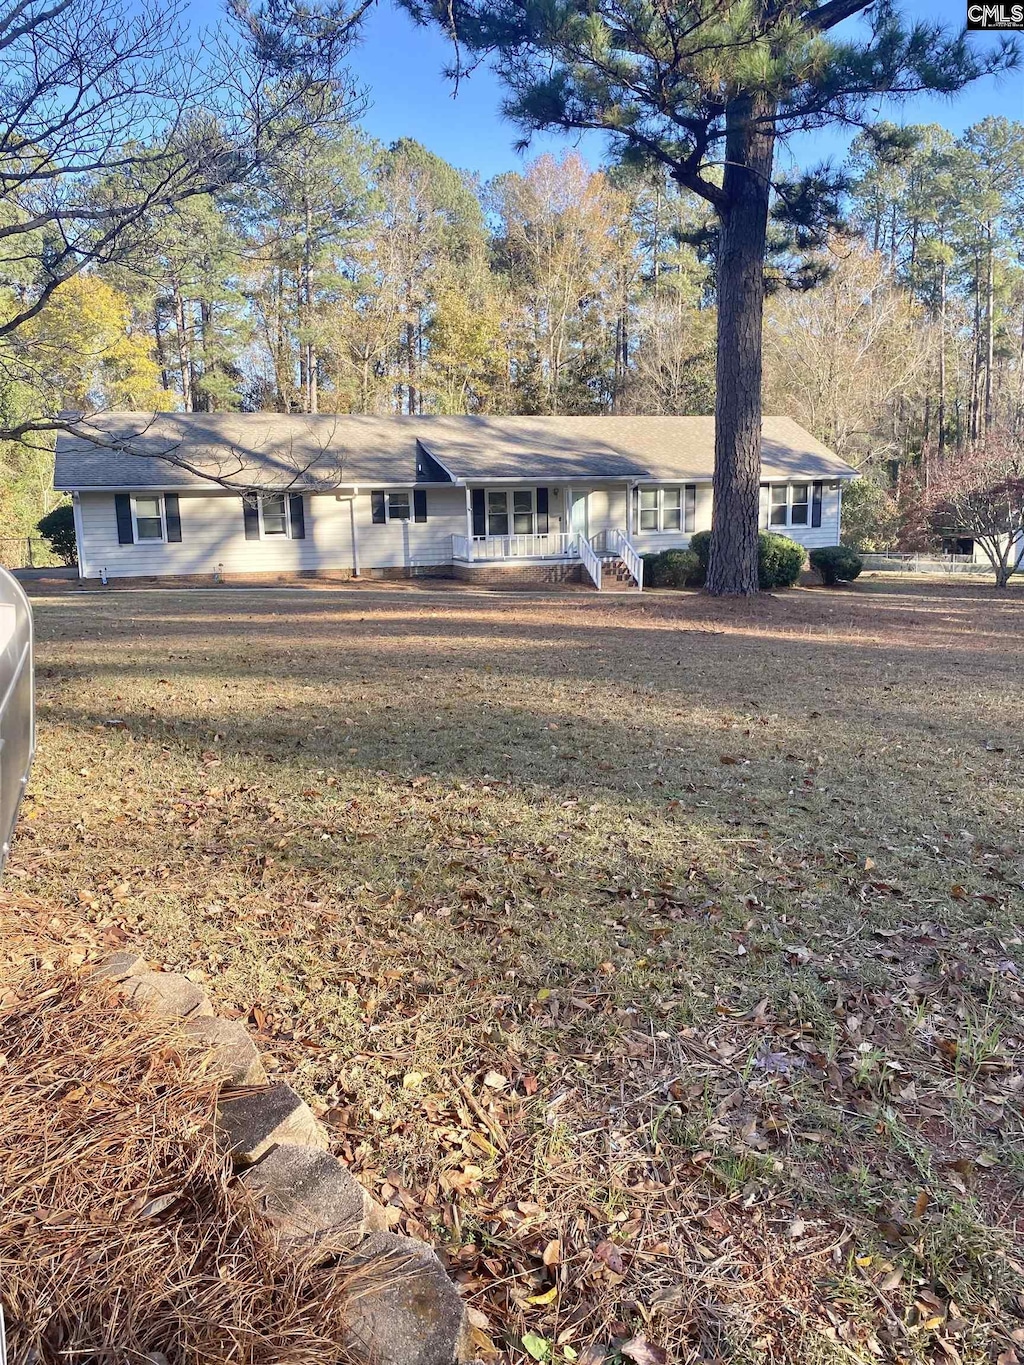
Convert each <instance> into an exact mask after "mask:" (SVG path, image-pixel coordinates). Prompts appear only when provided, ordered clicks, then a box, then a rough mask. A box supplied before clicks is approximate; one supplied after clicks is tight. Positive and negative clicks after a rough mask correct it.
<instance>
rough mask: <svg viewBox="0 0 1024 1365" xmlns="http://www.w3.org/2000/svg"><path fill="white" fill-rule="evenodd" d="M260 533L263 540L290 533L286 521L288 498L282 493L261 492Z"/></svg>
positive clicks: (285, 536) (285, 535)
mask: <svg viewBox="0 0 1024 1365" xmlns="http://www.w3.org/2000/svg"><path fill="white" fill-rule="evenodd" d="M259 506H260V535H261V536H262V537H263V538H264V540H269V539H272V538H273V537H275V536H283V537H284V538H285V539H286V540H287V539H288V537H289V536H290V535H291V533H292V531H291V526H290V525H289V521H288V498H287V496H286V495H285V494H284V493H263V494H261V495H260V503H259Z"/></svg>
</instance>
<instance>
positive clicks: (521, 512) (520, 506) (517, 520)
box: [512, 488, 533, 536]
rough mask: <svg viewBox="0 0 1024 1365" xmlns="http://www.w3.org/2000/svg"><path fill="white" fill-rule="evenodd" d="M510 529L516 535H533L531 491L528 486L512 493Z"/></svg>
mask: <svg viewBox="0 0 1024 1365" xmlns="http://www.w3.org/2000/svg"><path fill="white" fill-rule="evenodd" d="M512 529H513V531H515V533H516V535H517V536H532V535H533V493H532V492H531V491H530V489H529V488H524V489H518V488H517V489H516V491H515V492H514V493H513V494H512Z"/></svg>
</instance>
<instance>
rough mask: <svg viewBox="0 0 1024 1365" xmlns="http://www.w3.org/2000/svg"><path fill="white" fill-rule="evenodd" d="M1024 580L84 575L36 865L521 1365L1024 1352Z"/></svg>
mask: <svg viewBox="0 0 1024 1365" xmlns="http://www.w3.org/2000/svg"><path fill="white" fill-rule="evenodd" d="M1022 609H1024V598H1022V597H1021V596H1020V594H1019V593H1017V592H1015V591H1010V592H1007V593H1003V594H996V593H995V592H993V591H992V590H991V589H988V588H986V587H984V586H981V585H974V584H963V583H961V582H956V583H954V584H944V583H927V584H917V583H913V584H906V585H905V584H903V583H894V582H892V581H884V582H883V581H877V582H871V581H869V582H866V583H863V584H858V585H857V586H856V587H854V588H851V589H847V590H842V591H837V592H826V591H824V590H817V591H814V590H794V591H793V592H790V593H787V594H778V595H766V596H764V597H762V598H760V599H758V600H757V601H756V602H752V603H745V602H724V603H723V602H712V601H710V600H709V599H707V598H704V597H702V596H698V595H696V594H674V593H645V594H644V595H643V596H642V597H629V598H626V597H616V598H611V599H608V598H604V597H598V596H597V595H596V594H595V595H587V594H573V595H571V596H566V597H555V596H545V597H544V598H522V599H513V598H506V597H501V598H496V597H495V598H491V597H487V596H483V595H472V594H460V593H458V592H453V591H450V590H449V591H443V590H442V591H438V592H436V593H433V592H430V591H428V590H424V589H422V588H419V589H417V590H415V591H407V592H400V591H395V590H387V591H382V592H373V591H366V590H360V591H356V592H351V591H331V590H318V591H315V592H308V593H306V592H296V591H280V592H274V591H265V592H246V591H243V590H239V589H234V590H231V591H230V592H213V593H210V592H206V593H189V592H177V593H176V592H152V593H133V594H117V595H112V596H101V595H97V596H82V597H77V598H74V599H71V598H64V599H58V598H52V599H46V600H42V601H39V602H38V603H37V626H38V632H39V640H40V644H39V710H40V754H39V760H38V765H37V769H36V773H35V776H34V779H33V784H32V791H31V794H30V799H29V800H28V802H27V805H26V807H25V814H24V818H23V823H22V828H21V831H20V834H19V837H18V841H17V846H16V850H15V856H14V860H13V862H12V865H11V875H12V881H11V885H13V886H14V887H15V888H18V889H24V891H25V892H26V893H27V894H31V895H32V896H35V897H38V898H40V900H42V901H44V902H45V903H46V904H48V905H52V906H53V907H54V908H55V909H58V910H67V909H70V908H72V907H73V908H75V909H76V910H77V911H79V912H80V913H82V914H84V915H85V916H86V917H87V918H88V919H89V920H90V922H91V923H92V924H94V925H95V926H96V929H97V931H100V932H103V933H104V934H107V935H113V936H115V937H116V936H123V937H124V938H125V939H131V940H133V941H139V940H141V941H142V942H143V943H144V944H145V946H146V948H147V950H148V951H149V952H150V953H151V954H152V955H153V956H154V957H157V958H159V959H161V960H162V961H163V962H165V963H166V964H167V965H168V966H171V967H175V968H178V967H183V966H184V967H187V968H189V969H193V970H195V969H198V970H199V971H201V972H203V973H205V975H206V978H207V984H208V986H209V989H210V991H211V993H212V994H213V995H214V997H215V1000H216V1003H217V1007H218V1011H219V1012H220V1013H222V1014H227V1015H231V1014H237V1015H238V1016H239V1017H242V1018H246V1019H247V1020H248V1021H249V1023H250V1025H251V1026H252V1027H254V1028H255V1029H257V1030H258V1031H259V1033H260V1035H261V1043H262V1045H263V1046H264V1047H265V1048H266V1049H267V1050H268V1051H271V1052H272V1053H273V1055H274V1057H275V1059H276V1062H277V1064H278V1067H279V1069H280V1071H281V1073H282V1074H283V1075H287V1077H288V1078H289V1079H291V1080H292V1081H293V1083H294V1084H295V1085H296V1086H297V1087H298V1088H299V1089H300V1090H301V1092H302V1093H303V1094H304V1096H305V1097H306V1098H307V1099H309V1100H310V1101H311V1102H313V1103H314V1104H315V1105H317V1106H318V1108H319V1110H320V1111H322V1113H323V1116H324V1118H325V1121H326V1122H327V1123H328V1124H329V1125H330V1126H331V1129H332V1133H333V1137H334V1141H335V1146H336V1150H337V1151H338V1152H339V1153H340V1154H341V1155H343V1156H344V1158H345V1159H346V1160H347V1161H348V1162H349V1163H350V1164H351V1165H352V1167H353V1168H354V1169H355V1170H356V1171H357V1172H358V1173H359V1174H360V1175H361V1176H362V1178H363V1179H364V1180H365V1181H366V1182H367V1183H368V1184H369V1185H370V1186H371V1187H372V1188H373V1189H374V1192H375V1193H376V1194H377V1195H378V1197H380V1198H381V1199H382V1200H383V1201H384V1202H385V1203H387V1204H388V1205H389V1207H390V1208H391V1210H392V1218H393V1221H394V1224H395V1226H396V1227H397V1228H399V1229H408V1230H410V1231H412V1232H414V1233H416V1234H417V1235H421V1236H427V1237H430V1238H433V1239H434V1240H436V1241H438V1242H439V1243H441V1244H442V1245H443V1246H444V1247H445V1248H446V1250H447V1255H448V1257H449V1261H450V1263H451V1265H452V1268H453V1271H454V1273H455V1274H456V1276H457V1278H458V1279H459V1280H460V1282H461V1283H462V1285H463V1288H464V1291H465V1293H466V1294H467V1297H468V1299H469V1301H470V1303H471V1304H472V1305H473V1309H474V1313H475V1319H474V1320H475V1322H476V1328H477V1346H478V1349H479V1351H480V1353H481V1355H482V1356H483V1357H484V1358H485V1359H486V1358H490V1359H503V1360H507V1361H516V1362H519V1361H523V1360H529V1359H531V1358H532V1359H534V1360H538V1361H551V1362H560V1361H563V1360H565V1361H570V1362H571V1361H574V1360H585V1361H586V1365H595V1362H597V1361H600V1360H603V1359H606V1358H607V1359H608V1360H609V1361H633V1362H635V1363H637V1365H644V1362H655V1365H656V1363H657V1362H659V1361H662V1360H665V1359H672V1360H680V1361H686V1360H691V1359H693V1360H697V1359H701V1360H708V1359H716V1358H719V1359H729V1360H740V1361H751V1362H754V1361H769V1360H779V1359H784V1360H800V1361H816V1362H817V1361H831V1360H836V1361H839V1360H846V1361H849V1360H850V1359H851V1358H854V1359H865V1360H868V1359H872V1360H878V1359H891V1360H926V1359H927V1360H930V1359H938V1360H950V1361H956V1360H963V1361H970V1360H989V1359H993V1360H994V1359H995V1357H996V1356H1001V1359H1002V1361H1003V1365H1012V1362H1013V1360H1014V1359H1015V1358H1016V1357H1015V1356H1014V1355H1013V1352H1014V1350H1015V1343H1018V1342H1020V1341H1021V1340H1022V1339H1024V1306H1022V1305H1024V1301H1022V1300H1021V1298H1020V1294H1021V1291H1022V1289H1024V1279H1022V1272H1021V1266H1020V1262H1019V1260H1018V1257H1019V1256H1020V1254H1021V1252H1020V1244H1019V1226H1018V1224H1019V1220H1020V1218H1021V1213H1022V1207H1021V1190H1022V1183H1024V1144H1022V1123H1021V1108H1020V1099H1021V1087H1022V1072H1021V1058H1022V1049H1021V1042H1020V1028H1021V1025H1020V1018H1021V1005H1022V986H1021V982H1020V977H1019V972H1020V970H1021V939H1020V920H1021V905H1022V891H1021V887H1022V878H1024V860H1022V838H1021V835H1022V825H1024V796H1022V786H1021V782H1020V772H1021V757H1022V741H1021V734H1020V726H1019V717H1020V710H1021V668H1022V663H1024V648H1022V646H1021V643H1020V636H1021V629H1020V627H1021V622H1022ZM1016 1349H1018V1350H1019V1351H1020V1355H1021V1358H1022V1359H1024V1347H1019V1346H1018V1347H1017V1348H1016ZM588 1352H590V1354H587V1353H588ZM645 1352H646V1353H647V1354H645ZM662 1352H663V1353H665V1354H661V1353H662Z"/></svg>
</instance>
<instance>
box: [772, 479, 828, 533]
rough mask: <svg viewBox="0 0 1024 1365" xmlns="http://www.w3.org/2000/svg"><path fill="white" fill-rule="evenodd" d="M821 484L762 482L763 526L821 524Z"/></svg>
mask: <svg viewBox="0 0 1024 1365" xmlns="http://www.w3.org/2000/svg"><path fill="white" fill-rule="evenodd" d="M821 488H822V485H821V484H820V483H814V484H812V483H773V484H771V485H770V486H769V485H767V484H762V485H761V525H762V526H820V525H821Z"/></svg>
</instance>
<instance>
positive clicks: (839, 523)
mask: <svg viewBox="0 0 1024 1365" xmlns="http://www.w3.org/2000/svg"><path fill="white" fill-rule="evenodd" d="M842 541H843V481H842V479H839V480H837V482H836V544H837V545H841V544H842Z"/></svg>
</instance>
